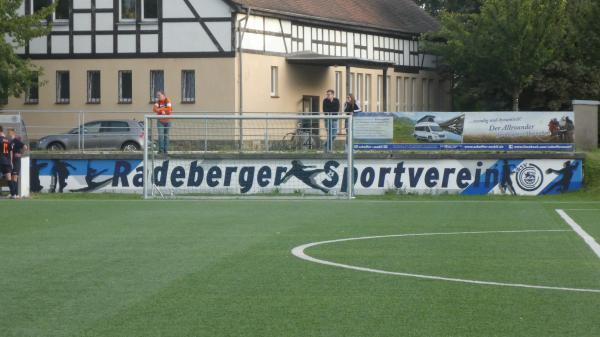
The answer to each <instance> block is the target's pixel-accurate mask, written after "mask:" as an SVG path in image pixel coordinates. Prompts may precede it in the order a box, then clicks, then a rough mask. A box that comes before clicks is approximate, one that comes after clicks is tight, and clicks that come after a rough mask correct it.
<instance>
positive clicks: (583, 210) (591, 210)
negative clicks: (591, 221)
mask: <svg viewBox="0 0 600 337" xmlns="http://www.w3.org/2000/svg"><path fill="white" fill-rule="evenodd" d="M563 211H569V212H571V211H576V212H600V209H595V208H564V209H563Z"/></svg>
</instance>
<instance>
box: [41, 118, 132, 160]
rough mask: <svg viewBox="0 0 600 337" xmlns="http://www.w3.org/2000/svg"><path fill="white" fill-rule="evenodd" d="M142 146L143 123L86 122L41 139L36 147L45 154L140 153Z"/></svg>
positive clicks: (125, 121)
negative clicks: (88, 150)
mask: <svg viewBox="0 0 600 337" xmlns="http://www.w3.org/2000/svg"><path fill="white" fill-rule="evenodd" d="M143 145H144V123H143V122H140V121H136V120H105V121H93V122H89V123H85V124H84V125H82V126H80V127H79V128H75V129H73V130H71V131H69V132H67V133H65V134H61V135H50V136H46V137H43V138H41V139H40V140H39V141H38V143H37V147H38V148H39V149H41V150H48V151H66V150H77V149H97V150H121V151H126V152H133V151H139V150H141V149H142V147H143Z"/></svg>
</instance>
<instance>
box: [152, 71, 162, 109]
mask: <svg viewBox="0 0 600 337" xmlns="http://www.w3.org/2000/svg"><path fill="white" fill-rule="evenodd" d="M157 91H162V92H164V91H165V72H164V71H163V70H150V102H152V103H156V92H157Z"/></svg>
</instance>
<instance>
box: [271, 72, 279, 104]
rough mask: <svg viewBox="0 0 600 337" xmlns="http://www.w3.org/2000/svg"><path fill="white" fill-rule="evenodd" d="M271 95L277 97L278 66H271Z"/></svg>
mask: <svg viewBox="0 0 600 337" xmlns="http://www.w3.org/2000/svg"><path fill="white" fill-rule="evenodd" d="M271 97H279V67H275V66H273V67H271Z"/></svg>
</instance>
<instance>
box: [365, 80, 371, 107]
mask: <svg viewBox="0 0 600 337" xmlns="http://www.w3.org/2000/svg"><path fill="white" fill-rule="evenodd" d="M364 101H365V102H364V104H363V105H364V106H363V111H371V110H370V106H369V103H370V102H371V75H369V74H367V75H365V98H364Z"/></svg>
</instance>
